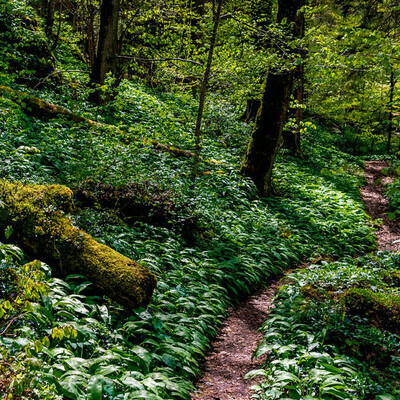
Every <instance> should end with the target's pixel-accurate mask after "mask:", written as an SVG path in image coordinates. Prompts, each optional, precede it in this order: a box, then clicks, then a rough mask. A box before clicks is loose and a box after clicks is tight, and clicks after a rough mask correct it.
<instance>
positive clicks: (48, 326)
mask: <svg viewBox="0 0 400 400" xmlns="http://www.w3.org/2000/svg"><path fill="white" fill-rule="evenodd" d="M128 89H129V93H131V94H132V93H135V96H136V97H132V98H131V101H132V105H131V107H130V109H125V108H124V107H122V106H120V100H119V98H117V99H116V100H115V102H114V103H112V104H111V105H110V110H111V111H112V112H111V111H110V113H109V114H108V115H107V118H108V120H107V122H110V121H111V118H115V119H114V122H115V121H116V120H117V117H118V119H119V122H118V123H120V124H123V122H124V121H125V124H126V126H130V127H132V129H133V128H135V120H137V121H140V120H141V118H142V117H143V115H151V116H150V117H149V118H148V122H146V123H145V124H144V125H143V126H145V127H146V132H144V131H140V132H138V134H140V135H143V134H145V133H146V134H147V132H148V133H149V134H152V132H154V134H155V136H154V137H156V138H157V139H158V140H161V141H165V142H167V141H169V140H171V143H174V141H175V140H176V141H179V143H180V145H181V146H182V147H186V146H187V147H190V144H191V139H190V137H191V136H190V133H191V127H192V125H191V123H192V122H193V118H194V115H193V112H192V110H193V109H192V107H191V106H190V105H189V106H188V109H187V110H183V111H181V108H182V102H183V101H184V100H185V98H183V99H179V98H177V99H176V101H175V102H174V101H173V98H171V97H170V98H168V99H167V101H163V100H162V96H160V97H158V95H157V93H155V92H153V93H150V92H149V91H148V89H146V90H145V89H143V88H142V87H141V86H140V85H134V84H133V83H125V86H123V90H124V93H125V95H126V93H128V92H127V90H128ZM138 93H139V94H138ZM140 93H142V94H143V95H140ZM132 96H133V95H132ZM135 99H136V100H135ZM2 102H3V103H2V104H3V107H4V106H5V105H7V107H8V112H7V113H2V114H1V118H2V122H3V125H4V127H5V129H4V130H2V132H1V135H2V139H3V140H2V143H4V148H3V150H2V157H3V160H4V161H5V162H4V163H3V167H2V169H1V176H2V178H6V179H11V180H22V181H24V182H40V183H54V182H56V183H64V184H68V185H71V186H74V185H79V184H80V183H81V182H82V181H83V180H85V179H88V178H90V179H91V180H92V181H94V182H96V183H97V184H98V185H105V187H106V185H113V186H118V185H128V187H130V188H131V192H130V195H132V196H133V197H134V196H135V190H137V191H138V192H137V193H136V195H137V198H139V199H140V196H144V194H143V192H142V191H141V190H142V189H140V185H139V183H140V182H142V181H146V182H149V184H150V188H151V187H152V186H151V185H152V182H154V187H157V191H159V192H160V193H168V195H160V196H158V197H157V196H155V197H154V200H152V201H153V202H155V203H157V202H160V204H159V205H157V204H154V207H155V209H163V207H164V208H165V207H170V204H178V205H179V204H180V205H182V207H181V208H180V210H181V211H180V213H181V214H179V213H178V215H177V216H175V217H174V219H171V221H170V223H169V224H167V226H158V225H157V224H151V223H149V222H148V221H147V222H144V221H145V220H143V219H141V218H140V216H139V217H138V218H136V219H135V218H134V219H133V220H129V221H125V222H124V221H123V218H122V219H121V214H120V213H118V212H117V210H116V209H113V208H107V207H99V206H98V205H97V206H96V205H95V206H94V207H92V208H90V207H89V208H87V207H86V208H84V209H82V210H80V211H79V212H78V213H77V214H76V215H74V216H72V218H73V219H74V220H75V223H76V224H78V225H79V226H80V227H82V228H84V229H86V230H87V231H88V232H89V233H91V234H92V235H93V236H94V237H96V238H97V239H98V240H99V241H102V242H104V243H106V244H107V245H109V246H111V247H113V248H115V249H116V250H117V251H119V252H121V253H123V254H125V255H127V256H129V257H131V258H133V259H135V260H137V261H139V262H140V263H142V264H143V265H145V266H147V267H148V268H149V269H151V270H152V271H154V272H155V273H156V274H157V277H158V288H157V290H156V292H155V294H154V296H153V298H152V301H151V303H150V305H149V308H148V309H147V310H135V311H134V312H128V311H127V310H124V309H121V308H120V307H118V306H117V305H116V304H112V303H110V302H109V301H108V300H106V299H101V298H94V297H93V296H91V295H90V291H89V292H87V290H88V289H89V288H90V287H89V286H88V285H89V283H88V282H85V280H84V278H82V277H74V276H72V277H69V278H68V279H67V280H61V279H59V278H55V277H52V276H51V273H50V270H49V268H47V267H45V266H44V265H43V264H41V263H36V264H34V265H35V268H36V269H35V270H37V271H41V272H40V273H39V275H40V276H38V277H36V278H35V279H37V283H35V284H40V285H43V290H44V292H41V293H40V296H39V297H38V298H35V299H27V301H26V305H25V306H24V307H27V308H24V309H18V311H16V313H17V314H16V315H15V316H17V317H18V318H17V319H16V320H15V321H13V318H15V317H14V316H12V315H11V314H8V313H7V314H4V315H3V318H2V320H1V321H2V326H3V327H6V326H7V324H9V323H10V322H11V325H10V327H9V328H8V329H7V335H2V336H1V347H2V349H3V352H4V354H5V355H4V360H8V361H7V363H11V364H12V365H13V368H15V371H21V372H17V373H20V374H21V376H26V377H29V376H31V377H32V379H28V380H27V381H25V380H23V379H22V380H20V381H18V380H16V382H17V381H18V382H20V383H19V386H18V385H17V384H15V385H17V386H18V387H17V386H15V388H14V386H13V387H12V390H13V391H14V392H13V393H14V394H15V395H18V393H25V392H26V391H27V390H28V388H32V387H33V388H35V390H36V392H32V393H31V392H29V396H31V398H35V397H34V396H36V398H45V397H44V395H43V393H46V396H47V398H57V396H64V398H70V399H86V398H91V399H98V398H99V399H100V398H110V399H139V398H143V399H169V398H171V399H172V398H174V399H178V398H182V399H188V398H189V392H190V390H191V389H192V384H191V383H190V382H192V381H193V380H194V379H195V377H196V376H197V375H198V373H199V362H200V360H201V358H202V357H203V356H204V354H205V352H206V351H207V350H208V348H209V343H210V338H211V337H212V336H214V335H215V334H216V332H217V330H218V328H219V326H220V324H221V321H222V319H223V316H224V314H225V310H226V309H227V307H229V306H231V305H232V304H233V303H234V302H235V301H238V300H240V299H242V298H243V297H244V296H246V295H248V294H250V293H251V292H252V290H254V288H255V287H257V286H260V285H262V284H263V282H265V280H266V278H267V277H269V276H273V275H278V274H280V273H281V271H283V270H284V269H285V268H287V267H289V266H292V265H293V264H296V263H300V262H301V261H302V260H303V259H306V258H310V257H311V258H313V257H314V258H316V257H319V256H320V255H323V254H324V255H330V257H332V258H335V259H336V258H339V257H342V256H345V255H348V256H353V255H356V254H362V253H365V252H366V251H368V250H370V249H373V248H374V247H375V239H374V235H373V231H372V227H371V226H370V224H369V218H368V217H367V215H366V214H365V211H364V209H363V206H362V203H361V200H360V197H359V195H358V193H357V187H358V185H359V184H360V182H361V179H360V178H357V177H355V176H354V171H358V170H359V168H360V163H359V162H358V161H357V160H356V159H355V158H352V157H346V156H344V157H342V154H341V153H340V152H337V151H332V150H331V149H329V148H327V147H323V146H322V145H321V146H318V147H314V148H311V147H309V148H307V147H306V148H305V150H306V156H307V160H304V161H301V160H297V159H294V158H290V157H287V156H284V157H281V158H280V159H279V161H278V163H277V167H276V170H275V174H274V178H273V187H274V191H275V194H276V195H275V197H274V198H273V199H260V198H258V196H257V194H256V191H255V188H254V186H253V184H252V183H251V182H250V181H248V180H246V179H243V178H242V177H241V176H240V175H239V173H238V165H239V162H240V157H239V155H238V154H237V152H236V150H235V149H232V150H231V149H230V148H229V146H224V145H223V144H222V143H221V141H220V140H219V138H216V137H215V136H212V135H211V136H209V137H208V138H207V139H206V140H205V141H204V143H203V155H204V157H205V159H206V160H207V159H210V158H216V159H217V160H219V161H221V162H220V163H219V164H215V163H208V162H207V161H205V162H204V163H203V164H202V167H201V170H202V174H201V175H200V176H199V177H197V178H196V182H195V185H193V180H192V176H191V174H190V173H188V170H190V168H191V162H190V161H187V160H182V159H178V158H174V157H171V156H170V155H166V154H164V153H158V152H155V151H154V150H153V149H152V148H151V147H149V146H147V145H143V144H142V143H138V142H137V141H135V140H134V136H132V137H129V138H125V139H124V140H121V138H120V137H115V136H113V135H112V134H111V133H108V132H102V134H101V135H98V134H94V133H93V132H89V131H87V130H84V129H83V128H82V127H80V126H76V125H71V124H70V123H69V122H68V121H63V120H50V121H41V120H38V119H34V118H32V117H28V116H26V115H25V114H24V113H22V112H21V110H20V109H19V107H18V106H17V105H15V104H10V103H9V102H8V100H7V99H6V98H4V97H3V98H2ZM135 102H136V106H135V104H134V103H135ZM155 107H156V108H157V110H158V111H157V113H152V112H153V111H154V108H155ZM138 110H139V111H138ZM220 112H221V113H223V110H221V111H220ZM139 114H140V115H139ZM113 115H114V116H113ZM173 115H175V117H173ZM171 118H172V120H171ZM174 118H175V119H174ZM185 118H186V119H185ZM227 118H233V116H232V114H231V112H230V111H229V112H228V113H227ZM212 123H213V124H214V122H213V121H212ZM232 126H235V129H239V127H240V126H239V125H238V124H233V125H232ZM161 128H162V129H161ZM140 129H142V128H140ZM170 129H171V137H169V132H170ZM241 129H242V130H241V131H240V135H242V136H243V137H246V135H247V134H248V133H246V132H247V127H245V126H242V128H241ZM319 129H321V128H319ZM39 132H40V135H39ZM319 134H320V135H322V136H323V131H321V132H320V133H319ZM133 135H136V132H134V133H133ZM231 135H233V136H234V135H235V132H234V131H232V133H231ZM237 135H239V133H237ZM237 135H236V136H237ZM237 137H238V136H237ZM324 165H325V166H326V165H329V166H330V168H329V169H327V168H326V167H324ZM129 185H130V186H129ZM98 187H103V186H98ZM138 188H139V189H138ZM164 201H166V202H168V204H167V203H166V204H163V202H164ZM183 206H184V207H183ZM187 219H193V221H195V230H194V231H191V232H190V235H189V234H187V232H186V234H185V233H184V232H182V231H181V230H180V229H179V227H180V226H181V225H182V224H183V223H184V222H183V221H186V220H187ZM126 222H129V223H128V224H127V223H126ZM13 265H14V266H13V268H14V269H15V270H16V271H17V274H19V275H20V276H21V277H24V276H31V275H32V272H30V268H33V267H32V266H30V267H29V268H28V267H26V266H19V265H17V264H13ZM50 267H51V266H50ZM35 279H33V280H32V282H36V281H35ZM32 284H33V283H32ZM7 285H8V286H7V288H8V289H7V290H8V291H10V290H11V291H12V290H14V286H13V284H12V283H10V282H9V283H7ZM86 286H88V287H86ZM44 288H46V289H44ZM41 290H42V289H41ZM5 301H10V300H7V299H6V298H4V296H3V303H2V304H3V305H4V304H6V303H5ZM7 304H8V303H7ZM11 304H13V303H11ZM29 304H30V305H29ZM12 307H14V305H12ZM29 360H31V361H29ZM14 365H15V367H14ZM0 387H1V386H0ZM10 390H11V389H10ZM24 391H25V392H24ZM26 393H28V392H26ZM35 393H37V394H35ZM40 396H42V397H40ZM96 396H97V397H96Z"/></svg>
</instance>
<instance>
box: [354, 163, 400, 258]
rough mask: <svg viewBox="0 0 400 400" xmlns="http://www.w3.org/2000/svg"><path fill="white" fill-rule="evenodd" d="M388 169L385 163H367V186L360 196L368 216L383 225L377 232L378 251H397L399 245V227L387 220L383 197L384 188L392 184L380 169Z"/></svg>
mask: <svg viewBox="0 0 400 400" xmlns="http://www.w3.org/2000/svg"><path fill="white" fill-rule="evenodd" d="M386 167H388V163H387V162H385V161H367V162H366V163H365V177H366V179H367V186H365V187H363V188H362V189H361V194H362V197H363V201H364V203H365V207H366V209H367V212H368V214H369V215H370V216H371V217H372V219H373V220H376V219H382V221H383V223H382V225H381V226H380V228H379V231H378V232H377V237H378V246H379V250H389V251H398V250H400V243H395V244H393V242H395V241H397V240H400V227H399V223H398V222H396V221H389V220H388V219H387V216H386V213H387V207H388V199H387V198H386V196H385V195H384V190H383V189H384V186H385V185H386V184H388V183H390V182H392V178H391V177H390V176H385V175H383V174H382V169H383V168H386Z"/></svg>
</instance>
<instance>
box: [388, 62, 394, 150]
mask: <svg viewBox="0 0 400 400" xmlns="http://www.w3.org/2000/svg"><path fill="white" fill-rule="evenodd" d="M395 85H396V82H395V80H394V70H393V67H392V69H391V71H390V92H389V125H388V139H387V146H386V152H387V153H388V154H389V153H390V150H391V142H392V134H393V95H394V87H395Z"/></svg>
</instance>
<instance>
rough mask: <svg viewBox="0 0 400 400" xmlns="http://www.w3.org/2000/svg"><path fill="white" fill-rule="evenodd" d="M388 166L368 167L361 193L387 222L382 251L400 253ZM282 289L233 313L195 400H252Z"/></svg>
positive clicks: (263, 292)
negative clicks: (266, 328)
mask: <svg viewBox="0 0 400 400" xmlns="http://www.w3.org/2000/svg"><path fill="white" fill-rule="evenodd" d="M387 166H388V164H387V163H386V162H384V161H367V162H366V163H365V177H366V181H367V185H366V186H365V187H363V188H362V189H361V194H362V198H363V201H364V203H365V206H366V209H367V212H368V214H369V215H370V216H371V217H372V219H373V220H375V219H382V221H383V223H382V225H381V227H380V229H379V231H378V232H377V237H378V245H379V250H390V251H395V250H399V249H400V243H396V244H394V245H392V243H393V242H394V241H396V240H400V228H399V227H398V226H397V223H396V222H393V221H389V220H388V219H387V217H386V215H385V213H386V212H387V206H388V200H387V198H386V197H385V196H384V191H383V188H384V185H386V184H387V183H389V182H391V178H390V177H388V176H385V175H384V174H383V173H382V169H383V168H386V167H387ZM280 285H281V282H280V281H279V280H277V281H274V282H272V283H271V284H270V285H269V287H268V288H266V289H261V290H260V291H258V292H257V293H255V294H254V295H253V296H251V297H249V298H248V299H247V300H246V301H245V302H244V303H243V304H241V305H240V306H239V307H238V308H235V309H233V310H231V311H230V312H229V314H228V317H227V319H226V320H225V322H224V326H223V328H222V330H221V332H220V333H219V335H218V337H217V338H216V339H215V340H214V341H213V343H212V351H211V352H210V353H209V354H208V355H207V357H206V359H205V362H204V374H203V375H202V376H201V378H200V380H199V381H198V383H197V385H196V387H197V390H196V392H195V393H193V394H192V400H250V396H251V394H252V391H251V389H250V388H251V386H252V384H253V383H252V382H245V381H244V379H243V377H244V376H245V375H246V374H247V373H248V372H249V371H251V370H252V369H257V368H260V366H261V364H262V362H263V360H264V358H258V359H255V360H252V359H251V356H252V354H253V352H254V350H255V349H256V347H257V344H258V343H259V341H260V340H261V339H262V334H261V333H260V332H258V328H259V327H260V326H261V325H262V324H263V322H264V321H265V320H266V318H267V316H268V313H269V310H270V309H271V307H272V300H273V297H274V295H275V293H276V291H277V290H278V288H279V286H280Z"/></svg>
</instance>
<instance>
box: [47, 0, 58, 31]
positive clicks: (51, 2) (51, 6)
mask: <svg viewBox="0 0 400 400" xmlns="http://www.w3.org/2000/svg"><path fill="white" fill-rule="evenodd" d="M55 7H56V1H55V0H48V2H47V7H46V24H45V32H46V36H47V37H48V38H51V37H52V36H53V27H54V13H55Z"/></svg>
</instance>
